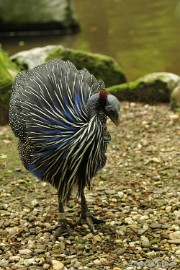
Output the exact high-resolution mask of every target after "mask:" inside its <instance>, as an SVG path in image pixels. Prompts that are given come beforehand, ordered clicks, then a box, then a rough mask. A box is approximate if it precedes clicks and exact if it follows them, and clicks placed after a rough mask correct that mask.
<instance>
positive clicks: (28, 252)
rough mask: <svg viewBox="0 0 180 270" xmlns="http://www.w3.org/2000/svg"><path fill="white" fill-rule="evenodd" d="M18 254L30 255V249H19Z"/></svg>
mask: <svg viewBox="0 0 180 270" xmlns="http://www.w3.org/2000/svg"><path fill="white" fill-rule="evenodd" d="M19 254H21V255H31V254H32V251H31V250H30V249H28V248H25V249H20V250H19Z"/></svg>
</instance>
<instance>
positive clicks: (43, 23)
mask: <svg viewBox="0 0 180 270" xmlns="http://www.w3.org/2000/svg"><path fill="white" fill-rule="evenodd" d="M0 10H1V13H0V27H1V32H2V31H3V32H9V31H20V32H22V31H24V32H25V33H26V34H27V31H45V33H47V31H49V30H56V31H58V32H60V33H67V34H69V33H74V32H77V31H79V28H80V26H79V23H78V21H77V18H76V15H75V12H74V9H73V6H72V4H71V1H69V0H61V1H59V0H51V1H47V0H38V1H36V0H26V1H24V0H16V1H12V0H6V1H0Z"/></svg>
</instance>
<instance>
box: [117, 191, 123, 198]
mask: <svg viewBox="0 0 180 270" xmlns="http://www.w3.org/2000/svg"><path fill="white" fill-rule="evenodd" d="M118 196H119V198H120V199H122V197H123V196H124V192H122V191H118Z"/></svg>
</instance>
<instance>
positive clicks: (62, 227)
mask: <svg viewBox="0 0 180 270" xmlns="http://www.w3.org/2000/svg"><path fill="white" fill-rule="evenodd" d="M68 225H69V226H71V227H72V224H71V223H70V222H69V221H67V220H66V219H63V220H59V221H58V224H57V225H56V226H54V227H52V228H50V229H46V230H44V231H43V232H49V233H52V232H53V231H54V240H57V239H58V237H60V236H66V235H69V228H68Z"/></svg>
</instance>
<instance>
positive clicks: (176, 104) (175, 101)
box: [170, 83, 180, 112]
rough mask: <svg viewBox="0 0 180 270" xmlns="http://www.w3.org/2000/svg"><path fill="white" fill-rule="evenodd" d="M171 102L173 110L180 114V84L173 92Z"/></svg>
mask: <svg viewBox="0 0 180 270" xmlns="http://www.w3.org/2000/svg"><path fill="white" fill-rule="evenodd" d="M170 101H171V109H172V110H173V111H175V112H180V83H179V84H178V85H177V86H176V87H175V88H174V89H173V91H172V92H171V96H170Z"/></svg>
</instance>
